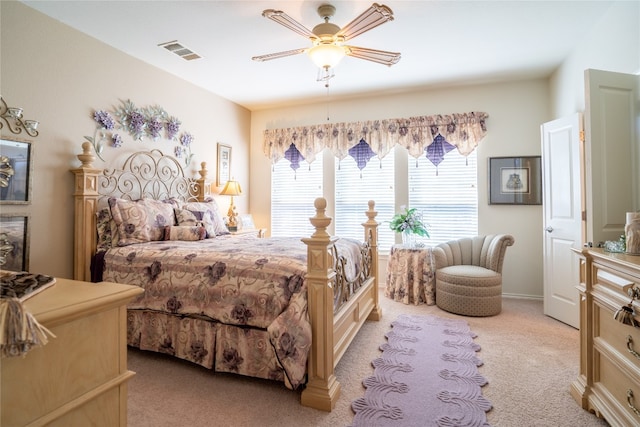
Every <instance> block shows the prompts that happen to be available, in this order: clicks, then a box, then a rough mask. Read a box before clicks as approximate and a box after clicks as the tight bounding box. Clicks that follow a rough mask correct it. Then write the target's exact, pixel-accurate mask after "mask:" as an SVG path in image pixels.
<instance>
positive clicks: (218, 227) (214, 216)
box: [182, 198, 229, 237]
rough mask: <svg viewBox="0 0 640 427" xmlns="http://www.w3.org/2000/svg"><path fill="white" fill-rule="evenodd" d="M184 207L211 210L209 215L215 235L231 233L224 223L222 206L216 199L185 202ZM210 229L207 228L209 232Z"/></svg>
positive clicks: (200, 210) (196, 210) (194, 210)
mask: <svg viewBox="0 0 640 427" xmlns="http://www.w3.org/2000/svg"><path fill="white" fill-rule="evenodd" d="M182 208H183V209H187V210H190V211H191V212H205V211H210V214H209V215H211V221H212V223H213V228H214V230H215V235H216V236H220V235H223V234H229V230H227V226H226V225H225V223H224V218H223V217H222V214H221V213H220V208H219V207H218V203H216V201H215V200H214V199H213V198H207V199H206V200H205V201H204V202H190V203H185V204H184V205H183V206H182ZM208 231H209V230H207V232H208ZM211 237H213V236H211Z"/></svg>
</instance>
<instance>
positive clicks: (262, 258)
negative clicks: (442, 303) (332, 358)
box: [103, 236, 359, 389]
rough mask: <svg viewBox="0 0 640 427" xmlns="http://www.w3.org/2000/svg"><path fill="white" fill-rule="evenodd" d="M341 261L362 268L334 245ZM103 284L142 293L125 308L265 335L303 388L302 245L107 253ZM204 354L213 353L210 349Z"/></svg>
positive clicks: (340, 244)
mask: <svg viewBox="0 0 640 427" xmlns="http://www.w3.org/2000/svg"><path fill="white" fill-rule="evenodd" d="M336 246H337V248H338V252H339V254H340V255H344V256H345V257H347V259H348V262H349V264H351V265H359V263H358V262H357V260H354V259H353V257H354V256H358V254H359V250H354V247H355V248H357V247H358V246H359V243H358V242H356V241H354V240H350V239H339V240H338V241H337V243H336ZM104 263H105V270H104V273H103V280H104V281H110V282H117V283H127V284H131V285H137V286H140V287H142V288H144V289H145V292H144V293H143V294H141V295H140V296H139V297H138V298H137V299H135V300H133V301H132V302H131V303H130V304H129V305H128V308H129V309H130V310H131V309H138V310H149V311H157V312H162V313H171V314H174V315H178V316H190V315H195V316H196V317H199V318H205V319H211V320H214V321H216V322H219V323H221V324H224V325H236V326H238V327H242V328H245V330H252V329H262V330H266V331H267V332H268V336H269V341H270V343H271V345H272V346H273V347H274V350H275V354H276V356H277V359H278V364H279V365H281V366H282V368H283V369H284V371H285V373H286V377H287V380H288V382H289V383H290V386H291V387H292V388H294V389H295V388H297V387H298V386H299V385H301V384H303V383H304V381H305V378H306V364H307V357H308V353H309V350H310V348H311V325H310V323H309V317H308V314H307V294H306V282H305V274H306V268H307V246H306V245H305V244H304V243H303V242H301V241H300V239H299V238H268V239H258V238H237V237H231V236H220V237H218V238H215V239H206V240H200V241H192V242H184V241H158V242H149V243H141V244H135V245H130V246H125V247H117V248H112V249H110V250H109V251H107V253H106V254H105V257H104ZM208 351H214V349H209V350H208Z"/></svg>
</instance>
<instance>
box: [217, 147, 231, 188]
mask: <svg viewBox="0 0 640 427" xmlns="http://www.w3.org/2000/svg"><path fill="white" fill-rule="evenodd" d="M230 179H231V147H229V146H228V145H224V144H220V143H218V168H217V171H216V186H218V187H222V186H223V185H224V184H225V183H226V182H227V181H229V180H230Z"/></svg>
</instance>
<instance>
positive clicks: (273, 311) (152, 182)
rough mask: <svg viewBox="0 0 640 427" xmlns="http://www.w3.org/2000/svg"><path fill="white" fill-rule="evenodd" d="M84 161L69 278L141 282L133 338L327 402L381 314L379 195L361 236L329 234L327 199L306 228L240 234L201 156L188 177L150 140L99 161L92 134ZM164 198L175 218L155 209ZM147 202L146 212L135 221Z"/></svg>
mask: <svg viewBox="0 0 640 427" xmlns="http://www.w3.org/2000/svg"><path fill="white" fill-rule="evenodd" d="M78 159H79V160H80V161H81V162H82V165H81V166H80V167H79V168H76V169H72V172H73V173H74V175H75V191H74V203H75V237H74V279H76V280H83V281H90V280H93V281H100V280H104V281H110V282H118V283H127V284H132V285H138V286H141V287H143V288H144V289H145V292H144V293H143V294H142V295H141V296H140V297H139V298H137V299H136V300H134V301H132V302H131V304H129V306H128V307H127V316H128V318H127V329H128V330H127V342H128V344H129V345H131V346H133V347H138V348H141V349H143V350H151V351H157V352H163V353H167V354H171V355H173V356H175V357H178V358H181V359H186V360H189V361H191V362H194V363H198V364H200V365H202V366H205V367H207V368H211V369H214V370H215V371H221V372H232V373H237V374H241V375H248V376H255V377H260V378H267V379H273V380H277V381H282V382H283V383H284V384H285V386H287V387H288V388H291V389H294V390H301V403H302V404H303V405H305V406H310V407H313V408H317V409H321V410H325V411H331V410H332V408H333V407H334V406H335V403H336V401H337V399H338V397H339V395H340V383H339V381H338V380H337V379H336V377H335V375H334V368H335V366H336V364H337V363H338V361H339V360H340V358H341V357H342V355H343V354H344V352H345V351H346V349H347V348H348V346H349V344H350V343H351V341H352V339H353V338H354V336H355V335H356V334H357V332H358V330H359V329H360V327H361V326H362V325H363V324H364V322H365V321H366V320H379V319H380V318H381V316H382V311H381V309H380V306H379V303H378V281H377V277H376V274H375V273H376V272H377V270H378V250H377V227H378V223H377V222H376V220H375V217H376V215H377V212H376V211H375V204H374V202H373V201H370V202H369V204H368V207H364V206H363V213H364V214H365V215H366V216H364V215H363V216H364V217H363V220H365V221H364V222H363V224H362V225H363V228H364V232H363V233H364V234H363V235H364V238H363V240H362V241H361V242H360V241H358V242H356V241H354V240H353V239H343V238H337V237H335V236H330V235H329V233H328V232H327V227H328V226H329V225H330V223H331V218H330V217H328V216H326V214H325V209H326V200H324V199H322V198H320V199H316V201H315V204H314V206H315V210H316V214H315V215H314V216H313V217H312V218H310V221H311V223H312V225H313V227H314V228H315V231H314V233H313V234H312V235H311V236H309V237H305V238H295V239H288V238H258V237H257V236H250V235H243V236H242V237H238V236H232V235H229V234H228V233H225V229H223V228H221V227H220V226H219V225H220V224H219V221H220V220H221V215H220V214H219V209H218V208H217V205H216V203H215V200H213V199H212V198H211V197H210V195H209V194H208V189H209V188H210V186H209V183H208V181H207V174H208V172H207V170H206V163H202V164H201V169H200V170H199V171H198V174H199V177H198V178H190V177H187V176H186V175H185V173H184V170H183V168H182V167H181V164H180V163H179V161H178V160H176V159H175V158H173V157H171V156H167V155H164V154H163V153H162V152H160V151H158V150H151V151H142V152H138V153H133V154H131V155H130V156H129V157H127V158H126V159H125V160H124V162H122V163H121V164H119V165H118V166H116V167H113V168H106V169H97V168H95V167H94V166H93V161H94V157H93V156H92V155H91V146H90V144H89V143H85V144H83V153H82V154H80V155H78ZM139 205H142V208H141V207H140V206H139ZM149 206H151V208H150V207H149ZM167 206H171V210H172V213H173V216H172V217H171V220H168V219H167V218H168V216H167V215H168V214H159V213H158V212H160V211H162V212H168V208H167ZM196 208H197V209H196ZM140 209H143V210H144V209H146V210H145V211H144V212H146V213H147V216H148V218H151V219H150V220H149V219H148V218H147V220H146V222H145V220H144V219H142V220H140V223H139V224H138V223H136V221H137V220H139V218H138V217H141V216H144V215H137V214H136V212H141V211H140ZM216 210H217V212H216ZM187 211H188V212H187ZM108 214H111V215H110V216H108ZM105 216H108V218H105ZM193 220H195V221H196V222H195V223H194V222H190V221H193ZM172 221H173V222H172ZM131 223H135V225H136V226H135V227H134V226H132V225H131ZM144 224H146V226H144ZM149 224H152V225H157V227H155V226H154V227H149ZM203 228H204V231H203V230H202V229H203ZM115 230H117V231H118V232H115ZM145 233H146V234H145ZM203 233H204V234H203ZM203 235H204V236H206V237H208V238H205V239H202V237H203ZM140 236H142V237H140ZM110 238H111V241H110ZM123 240H124V242H123ZM92 265H93V267H94V268H91V266H92ZM92 274H93V276H92ZM100 274H101V275H102V277H98V276H99V275H100Z"/></svg>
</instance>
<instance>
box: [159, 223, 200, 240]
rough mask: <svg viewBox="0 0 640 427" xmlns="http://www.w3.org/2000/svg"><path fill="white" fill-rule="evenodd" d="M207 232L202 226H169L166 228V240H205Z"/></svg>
mask: <svg viewBox="0 0 640 427" xmlns="http://www.w3.org/2000/svg"><path fill="white" fill-rule="evenodd" d="M206 237H207V230H205V228H204V227H201V226H193V227H192V226H186V225H167V226H166V227H165V228H164V240H185V241H192V240H203V239H205V238H206Z"/></svg>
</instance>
